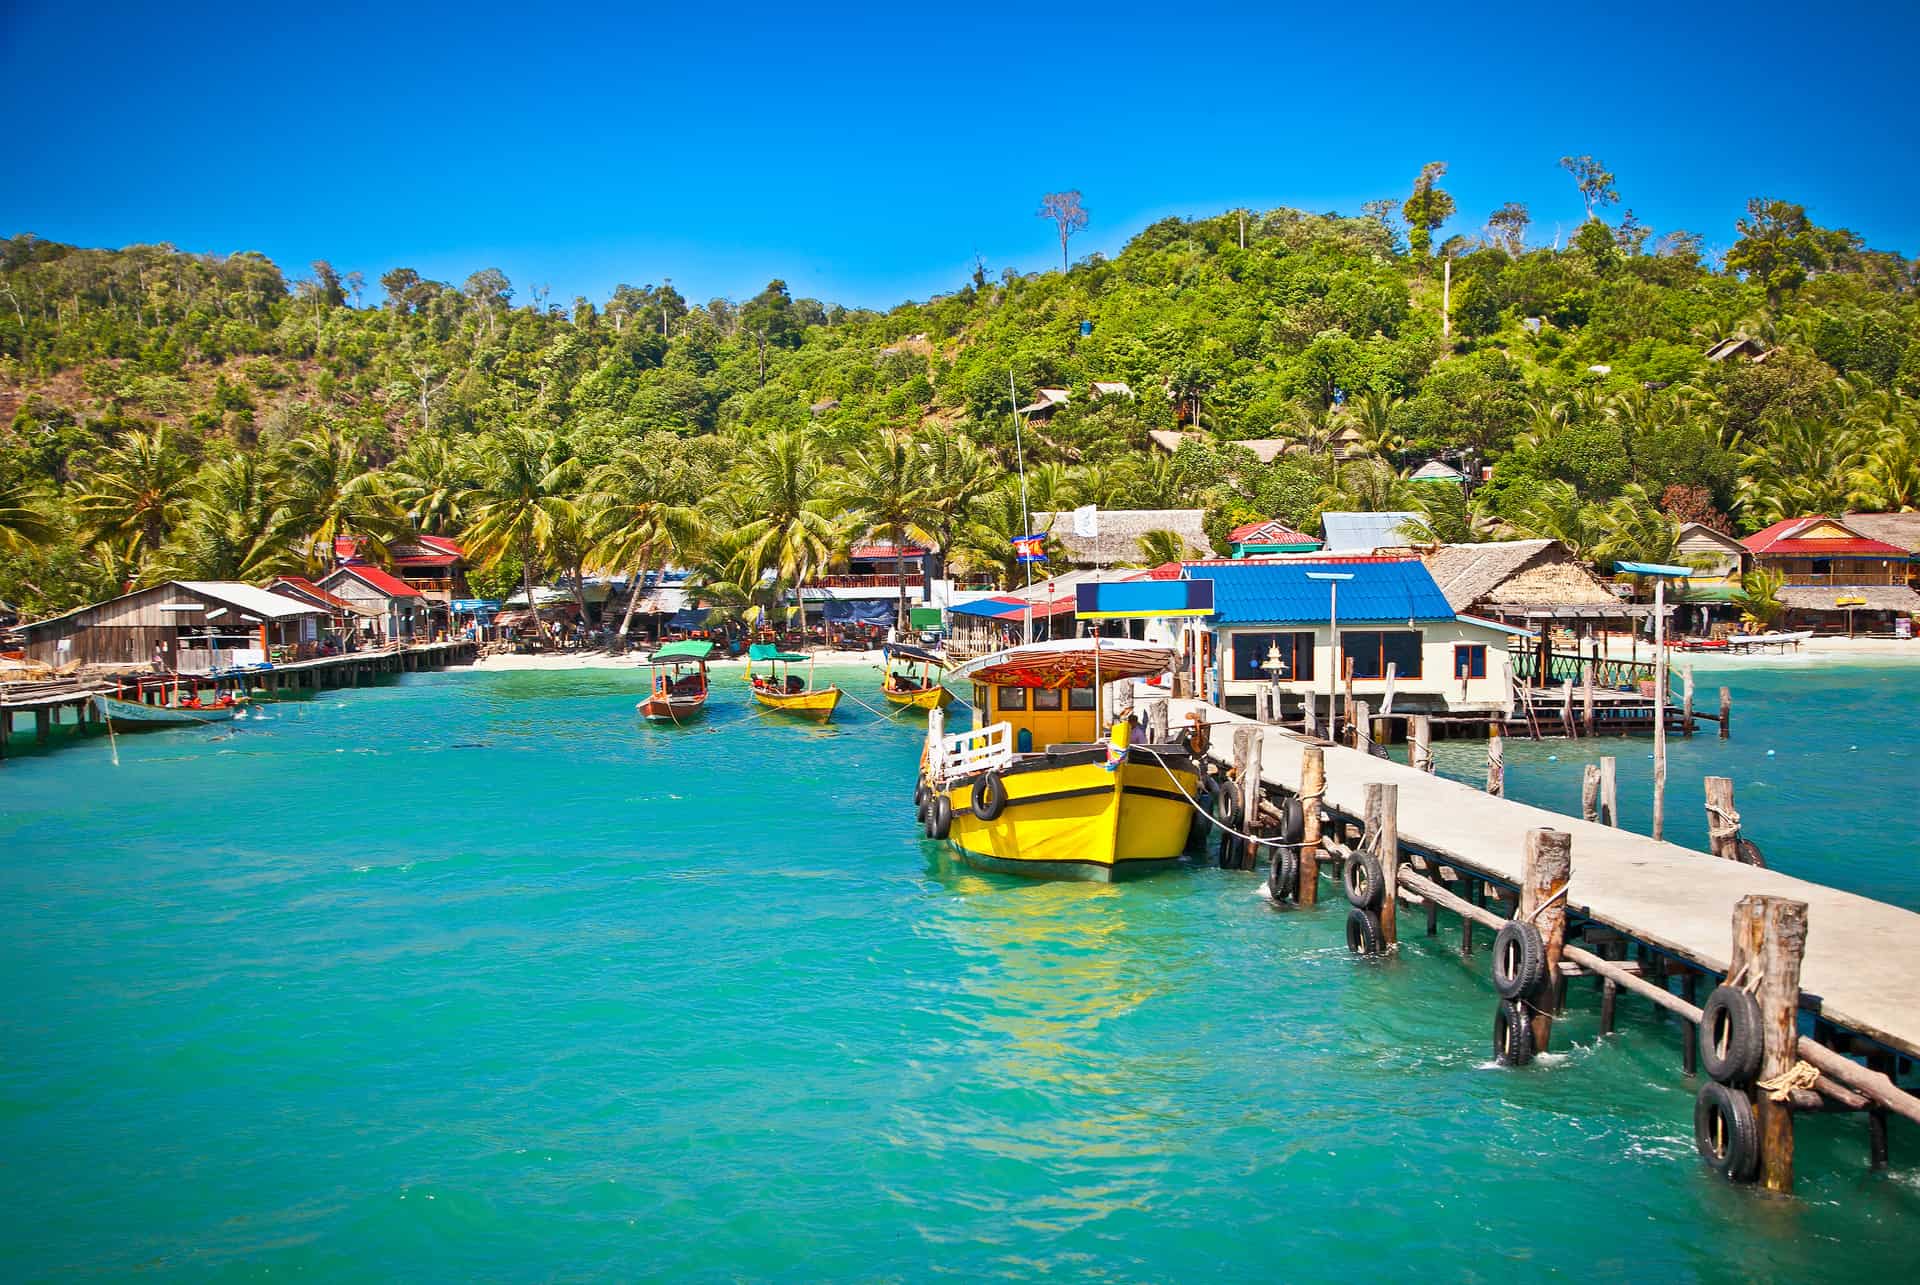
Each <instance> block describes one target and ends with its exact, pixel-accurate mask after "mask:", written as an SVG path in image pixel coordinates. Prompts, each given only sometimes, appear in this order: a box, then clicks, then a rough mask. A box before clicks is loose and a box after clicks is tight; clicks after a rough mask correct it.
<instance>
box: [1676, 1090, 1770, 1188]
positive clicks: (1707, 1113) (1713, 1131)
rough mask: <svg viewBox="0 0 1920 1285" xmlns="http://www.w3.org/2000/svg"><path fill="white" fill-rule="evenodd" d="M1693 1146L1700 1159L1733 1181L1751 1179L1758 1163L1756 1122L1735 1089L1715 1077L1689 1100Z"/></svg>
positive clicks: (1745, 1099)
mask: <svg viewBox="0 0 1920 1285" xmlns="http://www.w3.org/2000/svg"><path fill="white" fill-rule="evenodd" d="M1693 1145H1694V1146H1695V1147H1697V1148H1698V1149H1699V1151H1700V1158H1701V1159H1702V1160H1705V1161H1706V1162H1707V1163H1708V1164H1710V1165H1712V1166H1713V1167H1714V1168H1715V1169H1716V1170H1718V1171H1719V1172H1720V1173H1722V1174H1724V1175H1726V1176H1727V1177H1728V1178H1731V1179H1732V1180H1733V1181H1735V1182H1752V1181H1753V1175H1754V1173H1755V1171H1756V1170H1758V1168H1759V1166H1760V1122H1759V1121H1758V1120H1757V1119H1756V1118H1755V1116H1754V1111H1753V1103H1751V1102H1749V1101H1747V1095H1746V1094H1745V1093H1742V1092H1741V1091H1740V1090H1739V1089H1735V1088H1730V1087H1729V1086H1727V1085H1725V1084H1721V1083H1719V1082H1718V1081H1715V1080H1709V1081H1707V1083H1705V1084H1703V1085H1701V1086H1700V1096H1698V1097H1697V1098H1695V1099H1694V1100H1693Z"/></svg>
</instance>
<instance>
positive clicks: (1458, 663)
mask: <svg viewBox="0 0 1920 1285" xmlns="http://www.w3.org/2000/svg"><path fill="white" fill-rule="evenodd" d="M1453 676H1454V677H1455V678H1485V677H1486V676H1487V647H1486V644H1485V643H1455V644H1454V645H1453Z"/></svg>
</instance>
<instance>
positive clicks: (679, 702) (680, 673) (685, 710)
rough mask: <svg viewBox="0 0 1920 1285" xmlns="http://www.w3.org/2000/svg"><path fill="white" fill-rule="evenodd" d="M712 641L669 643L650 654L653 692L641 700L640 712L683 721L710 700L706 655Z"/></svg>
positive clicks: (656, 718)
mask: <svg viewBox="0 0 1920 1285" xmlns="http://www.w3.org/2000/svg"><path fill="white" fill-rule="evenodd" d="M711 655H713V644H712V643H710V642H705V641H693V640H689V641H686V642H676V643H668V644H667V645H666V646H664V647H662V648H660V650H658V651H656V652H654V653H653V655H652V656H651V657H649V658H648V660H647V664H648V665H649V666H650V667H651V668H652V669H653V694H652V695H651V696H649V697H647V698H646V699H645V700H643V701H641V702H640V705H639V709H640V713H641V714H643V715H644V716H646V717H647V718H649V719H652V720H653V721H654V722H658V723H668V722H671V723H680V722H683V721H685V720H686V719H689V718H692V717H693V716H694V715H696V714H698V713H699V712H700V711H701V710H702V709H704V708H705V707H706V704H707V657H709V656H711Z"/></svg>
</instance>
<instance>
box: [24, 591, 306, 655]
mask: <svg viewBox="0 0 1920 1285" xmlns="http://www.w3.org/2000/svg"><path fill="white" fill-rule="evenodd" d="M326 617H327V612H326V611H325V610H323V609H322V608H319V607H316V606H313V605H311V604H309V603H303V602H297V601H294V600H293V599H291V598H287V597H283V596H281V595H279V594H274V593H268V592H267V591H266V590H265V589H260V588H256V587H255V586H253V585H250V584H240V583H237V582H234V581H226V580H168V581H166V582H164V583H162V584H157V585H154V586H152V587H151V588H147V589H136V590H134V591H133V592H132V593H125V594H121V595H120V596H119V597H118V598H111V599H108V600H107V601H106V602H99V603H94V604H93V605H92V606H88V607H80V608H77V609H76V610H73V611H69V612H67V613H65V614H64V615H59V616H52V617H49V618H48V619H45V620H36V621H34V622H32V623H31V624H25V625H21V626H19V627H18V628H17V629H15V630H14V637H15V639H16V642H17V645H18V646H19V648H20V649H21V650H22V652H23V653H24V654H25V656H26V658H27V659H28V660H34V661H39V662H41V663H42V664H46V665H52V666H55V667H56V668H57V667H60V666H64V665H68V664H71V663H74V662H79V663H81V664H90V665H128V666H148V665H152V664H154V662H155V660H156V656H157V657H158V658H159V662H160V667H161V668H162V669H163V670H166V671H168V672H172V673H181V674H204V673H208V672H210V671H212V670H215V669H227V668H230V667H233V666H236V665H260V664H265V663H267V662H269V661H271V660H272V658H273V654H274V652H275V650H276V649H279V648H291V647H294V646H297V645H299V644H300V643H302V642H312V641H314V640H315V639H317V638H318V637H319V631H320V628H321V626H322V624H323V622H324V621H325V620H326Z"/></svg>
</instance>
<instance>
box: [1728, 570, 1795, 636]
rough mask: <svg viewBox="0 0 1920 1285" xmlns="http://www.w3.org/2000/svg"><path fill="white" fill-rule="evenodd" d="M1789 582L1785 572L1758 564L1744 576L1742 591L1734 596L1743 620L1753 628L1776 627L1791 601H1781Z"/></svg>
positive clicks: (1741, 582) (1741, 585) (1741, 580)
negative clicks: (1771, 569)
mask: <svg viewBox="0 0 1920 1285" xmlns="http://www.w3.org/2000/svg"><path fill="white" fill-rule="evenodd" d="M1786 583H1787V578H1786V576H1785V575H1783V574H1782V573H1780V572H1778V571H1770V570H1768V569H1767V568H1765V567H1755V568H1754V569H1753V570H1752V571H1749V572H1747V573H1746V574H1745V575H1743V576H1741V577H1740V592H1739V593H1737V594H1735V595H1734V596H1733V603H1734V605H1735V606H1736V607H1738V608H1740V620H1741V623H1742V624H1745V625H1746V626H1747V627H1748V628H1750V629H1759V630H1767V629H1771V628H1773V626H1774V625H1775V624H1776V623H1778V621H1779V620H1780V618H1781V617H1782V616H1784V615H1786V614H1787V604H1786V603H1784V602H1782V601H1780V590H1781V588H1782V587H1783V586H1784V585H1785V584H1786Z"/></svg>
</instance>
